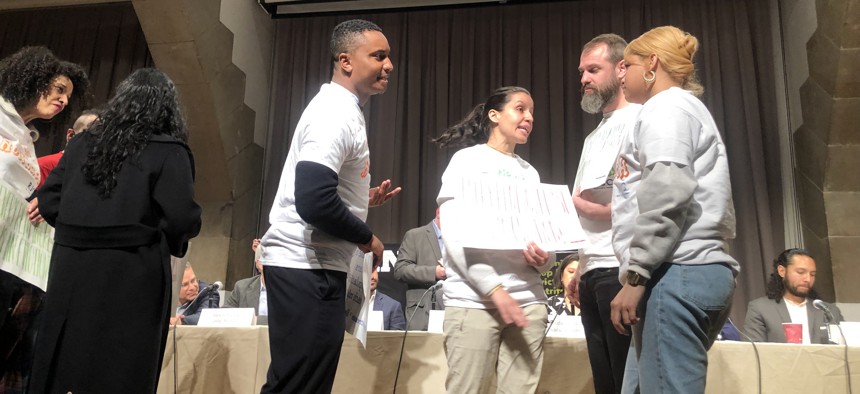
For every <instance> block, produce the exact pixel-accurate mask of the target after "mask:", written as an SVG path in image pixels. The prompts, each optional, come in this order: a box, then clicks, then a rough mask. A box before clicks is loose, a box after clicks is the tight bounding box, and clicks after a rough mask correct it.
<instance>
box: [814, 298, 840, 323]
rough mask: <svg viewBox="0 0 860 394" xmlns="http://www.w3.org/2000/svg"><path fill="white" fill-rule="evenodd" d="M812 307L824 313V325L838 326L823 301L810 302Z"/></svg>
mask: <svg viewBox="0 0 860 394" xmlns="http://www.w3.org/2000/svg"><path fill="white" fill-rule="evenodd" d="M812 306H814V307H815V309H818V310H819V311H822V312H824V319H825V320H826V322H825V323H836V324H838V322H835V321H834V319H833V312H832V311H830V307H829V306H827V304H825V303H824V301H821V300H815V301H812Z"/></svg>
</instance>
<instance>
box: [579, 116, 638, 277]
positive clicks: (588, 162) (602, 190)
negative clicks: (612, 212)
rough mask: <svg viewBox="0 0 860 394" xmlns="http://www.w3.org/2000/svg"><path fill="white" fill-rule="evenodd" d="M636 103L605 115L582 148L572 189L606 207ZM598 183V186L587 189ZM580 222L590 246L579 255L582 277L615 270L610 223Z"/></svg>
mask: <svg viewBox="0 0 860 394" xmlns="http://www.w3.org/2000/svg"><path fill="white" fill-rule="evenodd" d="M640 109H642V106H641V105H639V104H628V105H627V106H625V107H624V108H619V109H617V110H615V111H612V112H610V113H608V114H605V115H604V117H603V120H602V121H601V122H600V125H598V126H597V128H596V129H594V131H592V132H591V134H589V135H588V137H586V138H585V143H583V145H582V156H581V157H580V159H579V167H577V170H576V181H575V182H574V190H576V189H577V188H579V189H580V191H583V190H586V189H587V190H591V194H592V196H593V202H595V203H598V204H601V205H602V204H608V203H610V202H611V201H612V181H613V179H614V178H615V162H616V161H617V158H618V152H619V151H620V150H621V144H622V143H623V142H624V140H625V139H626V137H627V134H629V132H630V130H632V129H633V126H634V124H635V122H636V117H637V116H638V115H639V110H640ZM583 178H586V179H583ZM598 181H599V182H600V185H599V186H597V187H591V188H589V187H588V186H590V185H592V184H596V183H597V182H598ZM579 223H580V224H581V225H582V229H583V230H584V231H585V234H586V235H587V236H588V240H589V242H590V245H589V246H587V247H586V248H584V249H582V250H581V251H580V253H579V257H580V260H579V263H580V267H581V268H580V269H581V270H582V274H585V273H586V272H588V271H590V270H592V269H596V268H613V267H618V266H619V264H618V259H617V258H616V257H615V251H614V250H613V249H612V221H611V220H591V219H588V218H586V217H582V216H580V217H579Z"/></svg>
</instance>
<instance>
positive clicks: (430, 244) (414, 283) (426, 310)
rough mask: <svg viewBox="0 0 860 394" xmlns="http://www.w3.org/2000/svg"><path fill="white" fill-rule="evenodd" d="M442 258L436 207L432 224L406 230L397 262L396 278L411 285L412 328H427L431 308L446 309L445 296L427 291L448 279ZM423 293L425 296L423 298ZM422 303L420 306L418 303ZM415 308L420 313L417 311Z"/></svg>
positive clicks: (408, 305)
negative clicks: (440, 281)
mask: <svg viewBox="0 0 860 394" xmlns="http://www.w3.org/2000/svg"><path fill="white" fill-rule="evenodd" d="M441 261H442V230H441V225H440V223H439V209H438V208H437V209H436V218H435V219H433V220H432V221H430V223H427V224H426V225H424V226H421V227H418V228H413V229H411V230H409V231H407V232H406V235H404V236H403V242H401V243H400V250H399V251H398V252H397V262H396V263H395V264H394V279H397V280H398V281H400V282H403V283H406V285H407V286H408V289H407V290H406V316H411V320H410V321H409V331H427V325H428V323H429V320H430V310H431V309H439V310H441V309H444V308H443V307H442V302H441V301H442V297H438V301H436V300H437V297H436V292H435V290H434V291H432V292H431V294H429V295H425V294H424V292H425V291H426V290H427V289H429V288H430V286H433V285H434V284H435V283H436V281H439V280H445V278H446V276H445V267H444V266H443V265H442V263H441ZM422 296H424V299H421V297H422ZM419 302H420V304H421V305H418V304H419ZM416 309H418V312H415V310H416ZM413 313H414V315H413Z"/></svg>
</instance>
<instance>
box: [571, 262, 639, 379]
mask: <svg viewBox="0 0 860 394" xmlns="http://www.w3.org/2000/svg"><path fill="white" fill-rule="evenodd" d="M619 291H621V283H619V282H618V268H596V269H592V270H591V271H588V272H587V273H586V274H585V275H583V276H582V279H581V281H580V283H579V304H580V313H581V314H582V325H583V327H584V328H585V340H586V343H587V344H588V359H589V361H590V362H591V375H592V377H593V378H594V391H595V392H596V393H598V394H609V393H620V392H621V383H622V382H623V381H624V363H625V362H626V361H627V350H628V349H629V348H630V336H626V335H621V334H619V333H618V331H615V327H613V326H612V321H611V320H610V312H611V309H610V306H609V304H610V303H611V302H612V299H614V298H615V296H616V295H617V294H618V292H619Z"/></svg>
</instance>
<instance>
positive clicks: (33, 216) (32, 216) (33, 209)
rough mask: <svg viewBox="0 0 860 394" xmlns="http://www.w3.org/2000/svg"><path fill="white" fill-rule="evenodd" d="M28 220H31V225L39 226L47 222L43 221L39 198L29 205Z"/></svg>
mask: <svg viewBox="0 0 860 394" xmlns="http://www.w3.org/2000/svg"><path fill="white" fill-rule="evenodd" d="M27 219H29V220H30V223H32V224H33V225H37V224H39V223H42V222H44V221H45V219H42V215H40V214H39V198H38V197H36V198H33V199H32V200H30V203H28V204H27Z"/></svg>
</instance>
